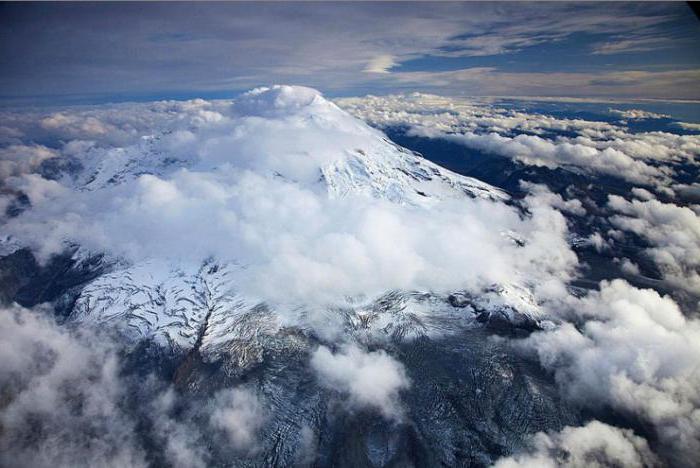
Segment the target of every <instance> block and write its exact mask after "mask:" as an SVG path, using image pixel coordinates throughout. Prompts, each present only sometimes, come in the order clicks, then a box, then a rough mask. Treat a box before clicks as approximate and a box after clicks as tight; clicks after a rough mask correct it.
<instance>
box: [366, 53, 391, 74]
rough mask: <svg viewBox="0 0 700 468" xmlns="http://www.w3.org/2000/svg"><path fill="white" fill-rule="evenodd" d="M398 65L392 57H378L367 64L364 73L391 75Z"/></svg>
mask: <svg viewBox="0 0 700 468" xmlns="http://www.w3.org/2000/svg"><path fill="white" fill-rule="evenodd" d="M396 65H397V63H396V62H395V61H394V57H393V56H391V55H377V56H376V57H374V58H373V59H372V60H370V61H369V63H367V66H366V67H365V69H364V71H365V72H366V73H389V70H391V69H392V68H393V67H395V66H396Z"/></svg>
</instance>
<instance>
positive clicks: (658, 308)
mask: <svg viewBox="0 0 700 468" xmlns="http://www.w3.org/2000/svg"><path fill="white" fill-rule="evenodd" d="M564 302H565V303H564V304H560V305H558V306H555V308H556V309H557V310H558V312H559V313H560V314H563V315H564V316H566V317H567V319H568V320H571V321H572V323H569V322H564V323H563V324H561V325H560V326H559V327H557V328H554V329H553V330H550V331H546V332H539V333H535V334H533V335H532V336H531V337H530V338H528V339H527V340H526V343H527V344H528V345H529V346H530V347H532V348H534V349H535V350H536V352H537V354H538V356H539V359H540V362H541V363H542V365H543V366H544V367H545V368H547V369H550V370H551V371H552V372H553V373H554V375H555V378H556V381H557V383H558V384H559V386H560V387H561V389H562V391H563V393H564V395H565V396H566V397H567V398H568V399H570V400H572V401H574V402H576V403H578V404H580V405H582V406H585V407H592V408H594V409H603V408H604V407H605V405H609V406H610V407H612V408H614V409H616V410H617V411H620V412H622V413H626V414H628V415H632V416H634V417H638V418H641V419H642V420H644V421H647V422H648V423H650V424H652V425H653V427H654V428H655V430H656V433H657V435H658V437H659V438H660V439H661V441H662V446H661V449H662V451H663V452H665V453H664V455H665V456H666V457H669V458H671V459H674V460H676V461H678V462H679V463H681V464H682V463H687V462H689V461H690V460H693V457H694V455H695V454H697V453H698V450H700V442H699V441H700V406H699V402H700V373H698V366H699V365H700V322H698V321H697V320H695V319H688V318H686V317H684V316H683V314H682V313H681V311H680V309H679V308H678V306H677V304H676V303H675V302H674V301H673V300H671V299H670V298H669V297H667V296H664V297H662V296H660V295H659V294H658V293H657V292H655V291H653V290H642V289H637V288H634V287H632V286H630V285H629V284H627V283H626V282H624V281H622V280H614V281H612V282H602V283H601V285H600V291H599V292H591V293H589V294H588V295H586V296H584V297H582V298H578V299H577V298H573V297H570V298H568V299H567V300H566V301H564ZM573 323H578V324H579V325H577V326H575V325H574V324H573Z"/></svg>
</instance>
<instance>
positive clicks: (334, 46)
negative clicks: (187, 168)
mask: <svg viewBox="0 0 700 468" xmlns="http://www.w3.org/2000/svg"><path fill="white" fill-rule="evenodd" d="M698 43H700V22H699V21H698V20H697V18H696V17H695V15H694V14H693V12H692V11H691V10H690V8H689V7H688V6H687V5H686V4H685V3H634V4H632V3H581V4H574V3H538V4H528V3H444V4H443V3H429V4H424V3H415V2H413V3H398V2H392V3H287V4H277V3H253V4H248V3H196V4H195V3H120V4H115V3H89V4H88V3H81V4H74V3H41V4H18V3H15V4H6V3H5V4H1V5H0V104H3V105H27V104H37V105H45V104H61V103H82V102H85V103H90V102H105V101H125V100H126V101H128V100H148V99H162V98H190V97H196V96H201V97H205V98H216V97H228V96H233V95H235V94H237V93H238V92H240V91H242V90H246V89H249V88H252V87H255V86H259V85H267V84H272V83H289V84H300V85H306V86H312V87H315V88H318V89H320V90H321V91H323V92H324V93H325V94H327V95H329V96H347V95H358V94H367V93H373V94H386V93H393V92H397V91H401V92H404V91H426V92H434V93H438V94H448V95H499V96H503V95H506V96H576V97H598V98H601V97H603V98H608V97H614V98H625V99H632V98H644V99H700V54H699V53H698V52H697V49H696V46H695V44H698Z"/></svg>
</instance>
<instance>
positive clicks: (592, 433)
mask: <svg viewBox="0 0 700 468" xmlns="http://www.w3.org/2000/svg"><path fill="white" fill-rule="evenodd" d="M657 463H658V461H657V460H656V457H655V456H654V455H653V454H652V453H651V451H650V450H649V446H648V445H647V442H646V441H645V440H644V439H643V438H641V437H639V436H636V435H634V433H633V432H632V431H630V430H625V429H618V428H616V427H613V426H609V425H607V424H603V423H601V422H598V421H592V422H589V423H588V424H586V425H585V426H582V427H569V426H567V427H565V428H564V429H562V430H561V431H560V432H558V433H550V434H546V433H544V432H540V433H538V434H536V435H535V436H534V437H533V438H532V441H531V447H530V450H529V451H528V452H526V453H523V454H517V455H514V456H511V457H507V458H501V459H500V460H498V461H496V463H495V464H494V468H550V467H551V468H557V467H558V468H584V467H595V468H604V467H608V466H625V467H627V468H645V467H649V466H654V465H656V464H657Z"/></svg>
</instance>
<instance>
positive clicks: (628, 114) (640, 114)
mask: <svg viewBox="0 0 700 468" xmlns="http://www.w3.org/2000/svg"><path fill="white" fill-rule="evenodd" d="M608 112H610V113H611V114H616V115H619V116H620V117H622V118H624V119H629V120H648V119H668V118H670V117H671V116H670V115H666V114H658V113H656V112H649V111H645V110H643V109H628V110H619V109H608Z"/></svg>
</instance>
